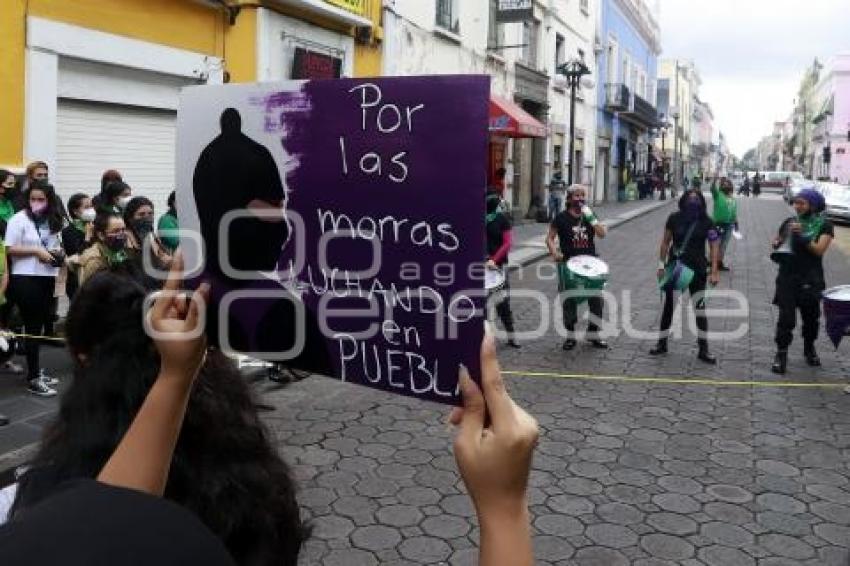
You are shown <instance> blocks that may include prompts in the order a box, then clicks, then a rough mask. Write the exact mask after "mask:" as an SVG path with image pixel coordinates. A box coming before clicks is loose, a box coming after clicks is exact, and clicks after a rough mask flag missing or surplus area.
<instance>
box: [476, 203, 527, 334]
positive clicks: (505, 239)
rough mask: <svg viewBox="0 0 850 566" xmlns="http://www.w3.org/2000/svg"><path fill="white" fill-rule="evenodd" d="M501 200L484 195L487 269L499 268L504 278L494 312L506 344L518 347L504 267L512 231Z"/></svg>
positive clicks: (496, 296) (507, 276)
mask: <svg viewBox="0 0 850 566" xmlns="http://www.w3.org/2000/svg"><path fill="white" fill-rule="evenodd" d="M501 202H502V198H501V197H500V196H499V195H498V194H495V193H491V194H488V195H487V197H486V211H487V214H486V216H485V218H484V219H485V225H484V230H485V232H486V234H487V269H495V270H499V271H501V272H502V275H503V276H504V278H505V283H504V285H503V286H502V288H501V289H500V290H499V291H497V292H496V293H495V295H494V298H495V300H497V301H498V302H497V303H496V313H497V314H498V315H499V319H500V320H501V321H502V326H504V327H505V332H506V333H507V335H508V345H509V346H510V347H512V348H519V344H518V343H517V341H516V338H515V337H514V315H513V313H512V312H511V302H510V290H511V288H510V284H509V281H508V278H509V275H508V273H507V271H506V270H505V268H504V267H505V265H506V264H507V263H508V252H510V250H511V242H512V241H513V235H512V234H513V231H512V229H511V221H510V219H509V218H508V215H507V214H505V213H504V212H502V211H501V210H500V208H501V207H500V204H501Z"/></svg>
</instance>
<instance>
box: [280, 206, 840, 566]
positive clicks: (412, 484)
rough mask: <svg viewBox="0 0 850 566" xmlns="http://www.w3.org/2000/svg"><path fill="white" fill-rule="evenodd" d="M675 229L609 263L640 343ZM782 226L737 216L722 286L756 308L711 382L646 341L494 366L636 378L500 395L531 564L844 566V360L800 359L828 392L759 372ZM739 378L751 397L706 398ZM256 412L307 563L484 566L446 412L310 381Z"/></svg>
mask: <svg viewBox="0 0 850 566" xmlns="http://www.w3.org/2000/svg"><path fill="white" fill-rule="evenodd" d="M668 212H669V210H666V209H665V210H660V211H656V212H653V213H651V214H649V215H647V216H645V217H643V218H639V219H636V220H634V221H633V222H631V223H629V224H626V225H624V226H622V227H620V228H618V229H617V230H615V231H613V232H612V233H611V234H610V236H609V237H608V238H607V239H606V240H605V241H604V242H603V243H602V245H601V246H600V252H601V255H602V257H604V258H605V259H606V260H607V261H608V262H609V263H610V264H611V266H612V274H613V278H612V284H611V290H612V291H613V292H614V293H615V294H617V293H620V292H621V291H623V290H625V289H630V290H631V291H632V292H633V295H634V302H635V309H634V313H633V314H632V315H631V317H630V318H631V320H632V322H633V324H634V325H635V326H636V327H638V328H644V329H649V328H650V327H652V325H653V324H654V321H655V320H656V319H655V317H656V311H657V309H658V296H657V292H656V291H655V290H654V286H653V281H652V278H653V273H652V272H653V267H654V263H655V250H656V247H657V239H658V237H659V235H660V230H661V226H662V224H663V221H664V218H665V217H666V214H667V213H668ZM787 214H788V212H787V209H786V208H785V205H784V204H783V203H781V202H779V201H778V200H771V199H762V200H760V201H743V202H742V215H741V220H742V221H741V227H742V230H743V231H744V233H745V239H744V240H743V241H741V242H737V243H735V244H733V247H732V248H731V250H730V251H731V255H730V257H729V259H730V263H731V265H732V269H733V271H732V272H731V273H730V274H725V275H724V277H723V280H722V283H721V287H732V288H737V289H740V290H742V291H744V292H745V293H746V294H747V296H748V298H749V301H750V315H749V318H748V322H749V324H750V325H751V327H750V331H749V333H748V334H747V336H745V337H744V338H743V339H740V340H737V341H735V342H733V343H715V344H714V345H713V346H714V347H713V349H714V351H715V353H716V354H718V356H719V358H720V363H719V365H718V366H717V368H708V369H706V367H702V366H701V365H697V363H698V362H696V361H695V343H694V342H695V340H693V339H692V338H690V337H687V336H686V337H685V338H683V339H682V340H680V341H676V342H673V343H672V344H671V346H672V347H671V352H670V354H669V355H668V356H667V357H666V358H665V359H663V360H654V359H651V358H650V357H649V356H648V355H647V354H646V350H647V349H648V346H649V344H650V343H649V342H648V341H641V340H637V339H633V338H629V337H627V336H625V335H621V336H619V337H615V338H612V345H613V348H612V349H611V350H609V351H608V352H599V351H595V350H591V349H589V348H579V349H578V350H577V351H576V352H574V353H569V354H567V353H564V352H562V351H561V350H560V338H559V337H558V336H557V335H556V334H555V333H554V332H551V331H550V332H549V333H548V334H547V336H546V337H545V338H542V339H538V340H535V341H533V342H531V343H528V342H526V343H524V347H523V349H522V350H519V351H513V350H510V351H507V350H506V351H503V352H502V354H503V355H502V363H503V367H504V368H505V369H506V370H508V371H515V372H519V373H521V374H527V373H529V372H549V373H564V374H593V375H596V376H626V377H627V380H626V381H599V380H591V379H567V378H563V379H559V378H553V377H534V376H528V375H514V376H513V377H509V378H508V382H509V386H510V389H511V391H512V393H513V395H514V396H515V397H516V398H517V400H518V401H519V402H520V403H521V404H523V405H524V406H525V407H527V408H528V409H529V410H530V411H531V412H532V413H533V414H534V415H535V417H536V418H537V419H538V420H539V422H540V425H541V441H540V446H539V449H538V451H537V453H536V456H535V461H534V471H533V475H532V480H531V483H532V488H531V491H530V499H531V509H532V513H533V522H534V534H535V550H536V556H537V562H538V564H575V565H582V566H584V565H605V566H617V565H625V564H634V565H639V566H661V565H673V564H684V565H694V566H696V565H700V564H706V565H713V566H736V565H755V564H758V565H770V566H781V565H789V566H790V565H792V564H812V565H815V564H817V565H832V564H835V565H838V564H841V565H844V564H846V560H847V555H848V552H847V547H848V541H850V467H848V462H850V459H848V447H850V397H848V396H846V395H845V394H844V393H843V392H842V390H841V389H840V388H830V387H828V385H829V384H833V383H843V382H844V381H846V380H847V378H848V376H850V356H848V348H850V344H848V343H846V342H845V343H844V344H843V345H842V347H841V349H840V350H839V351H838V352H835V351H833V349H832V347H831V346H827V344H826V342H825V341H822V343H821V344H820V348H821V354H822V357H823V360H824V367H823V368H822V369H820V370H818V371H815V372H811V371H810V370H809V369H808V368H806V366H804V365H803V364H802V363H801V361H800V359H798V358H801V356H799V355H795V356H793V364H792V365H791V368H790V369H789V373H788V375H787V376H786V378H787V381H789V382H794V383H800V384H803V385H810V384H816V383H822V384H825V387H822V388H818V387H792V386H782V387H770V385H772V384H773V385H777V384H778V383H777V382H778V381H779V380H777V379H776V378H775V376H772V375H771V374H770V373H769V367H768V366H769V361H770V357H771V355H772V331H773V323H774V313H773V311H772V309H771V306H770V304H769V298H770V293H771V292H772V288H773V282H772V278H773V268H772V265H771V264H770V262H769V260H768V259H767V256H766V253H765V250H766V244H765V242H767V240H768V237H769V235H770V233H771V231H772V230H773V229H775V226H776V225H778V223H779V221H780V220H781V219H782V218H784V217H785V216H787ZM826 263H827V277H828V280H829V283H830V284H838V283H839V282H843V281H847V280H848V279H850V268H848V262H847V258H846V257H845V256H843V255H841V253H840V252H838V251H837V250H833V251H832V252H831V253H830V256H829V257H828V259H827V262H826ZM532 273H536V266H532V267H531V268H530V269H526V270H525V272H524V273H522V274H519V273H518V274H516V275H517V278H516V281H515V282H514V285H515V288H526V289H534V288H538V289H547V290H549V291H548V292H549V294H550V298H552V297H553V296H554V283H553V282H550V281H540V280H539V279H538V278H537V277H536V275H535V276H532V275H531V274H532ZM519 275H522V278H520V277H519ZM515 311H516V312H517V313H518V315H519V318H520V320H521V324H522V326H523V327H525V328H531V327H532V326H534V325H535V324H536V318H535V317H539V316H540V315H539V314H535V312H534V309H533V308H532V307H531V306H529V305H524V304H522V303H520V301H516V302H515ZM713 326H714V327H720V326H721V323H719V322H714V323H713ZM792 348H796V349H795V350H794V352H795V353H796V350H798V349H800V348H799V344H798V343H796V342H795V345H794V346H793V347H792ZM628 376H631V377H634V378H636V379H635V380H632V381H629V380H628ZM653 376H655V377H656V378H657V379H658V381H639V380H638V379H640V378H646V377H653ZM682 378H683V379H684V380H685V382H684V383H682V382H680V381H677V380H678V379H682ZM739 380H741V381H753V382H754V383H753V384H752V385H751V386H750V385H744V386H741V385H718V386H714V385H711V384H708V385H706V384H705V382H710V381H717V382H727V381H739ZM691 382H692V383H691ZM265 400H266V402H268V403H270V404H272V405H274V407H275V410H274V411H273V412H270V413H268V414H267V416H266V421H267V422H268V424H269V426H270V427H271V428H272V429H273V431H274V433H275V434H276V436H277V439H278V441H279V443H280V446H281V451H282V452H283V453H284V454H285V455H286V457H287V459H288V460H289V461H290V462H291V463H292V464H293V466H294V467H295V470H296V473H297V476H298V479H299V481H300V482H301V485H302V491H301V494H300V500H301V503H302V505H303V508H304V511H305V513H307V515H308V516H309V517H310V518H311V519H312V521H313V523H314V526H315V530H314V536H313V539H312V540H311V541H310V542H309V543H308V545H307V548H306V550H305V552H304V553H303V560H302V563H303V564H316V563H321V564H326V565H337V564H338V565H361V564H364V565H365V564H415V563H420V564H421V563H425V564H439V563H449V564H474V563H475V562H476V542H477V537H478V531H477V528H476V524H475V519H474V512H473V509H472V507H471V506H470V502H469V499H468V498H467V497H466V496H465V495H464V493H463V486H462V484H461V482H460V478H459V476H458V475H457V471H456V467H455V464H454V460H453V457H452V454H451V449H450V446H451V432H450V430H449V428H448V426H447V425H446V424H445V419H446V416H447V412H448V411H447V410H445V409H443V408H441V407H438V406H435V405H425V404H422V403H419V402H415V401H410V400H406V399H402V398H398V397H394V396H388V395H383V394H379V393H375V392H373V391H369V390H365V389H362V388H357V387H353V386H349V385H345V384H338V383H336V382H333V381H330V380H325V379H318V378H311V379H308V380H306V381H304V382H300V383H298V384H295V385H293V386H291V387H288V388H286V389H280V390H274V389H271V390H269V391H266V392H265Z"/></svg>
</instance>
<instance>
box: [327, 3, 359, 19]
mask: <svg viewBox="0 0 850 566" xmlns="http://www.w3.org/2000/svg"><path fill="white" fill-rule="evenodd" d="M367 1H368V0H325V2H327V3H328V4H333V5H334V6H337V7H339V8H342V9H343V10H348V11H349V12H354V13H355V14H359V15H361V16H365V15H366V2H367Z"/></svg>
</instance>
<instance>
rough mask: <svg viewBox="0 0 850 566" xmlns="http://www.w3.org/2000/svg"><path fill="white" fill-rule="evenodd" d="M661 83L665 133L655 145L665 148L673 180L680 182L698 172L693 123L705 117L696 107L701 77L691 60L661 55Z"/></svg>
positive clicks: (659, 73) (667, 165)
mask: <svg viewBox="0 0 850 566" xmlns="http://www.w3.org/2000/svg"><path fill="white" fill-rule="evenodd" d="M658 83H659V89H660V90H661V91H663V92H664V95H663V97H662V98H664V100H665V102H666V104H665V105H664V106H663V107H659V114H660V116H661V119H662V121H663V122H664V124H665V127H664V130H663V132H664V133H663V137H662V136H659V139H658V140H657V141H656V149H658V150H659V151H661V150H662V149H663V153H664V163H665V166H666V168H667V171H668V172H669V173H670V179H671V182H673V183H677V184H678V183H681V182H682V180H683V179H684V178H686V177H690V176H691V175H693V174H696V173H699V168H698V165H697V163H698V162H699V158H697V157H692V155H691V149H692V143H691V141H692V140H693V139H694V135H695V132H694V129H695V127H694V124H695V123H696V122H697V121H698V120H701V119H702V118H703V114H702V113H701V112H700V111H699V110H697V109H696V108H695V107H696V105H697V101H698V100H699V87H700V84H701V79H700V76H699V73H698V72H697V69H696V67H695V66H694V64H693V62H692V61H685V60H680V59H662V60H661V61H660V63H659V66H658ZM697 135H698V136H699V134H697Z"/></svg>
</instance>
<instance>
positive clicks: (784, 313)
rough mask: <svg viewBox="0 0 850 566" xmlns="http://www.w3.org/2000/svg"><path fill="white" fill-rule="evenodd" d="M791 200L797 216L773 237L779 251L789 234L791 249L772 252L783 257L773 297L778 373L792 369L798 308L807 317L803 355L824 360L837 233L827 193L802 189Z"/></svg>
mask: <svg viewBox="0 0 850 566" xmlns="http://www.w3.org/2000/svg"><path fill="white" fill-rule="evenodd" d="M792 204H793V205H794V210H795V211H796V212H797V216H796V217H791V218H788V219H786V220H785V221H784V222H783V223H782V225H781V226H780V227H779V232H778V234H777V236H776V237H775V238H774V239H773V249H774V250H777V249H779V248H780V247H781V246H782V245H783V244H784V243H786V240H788V239H789V237H790V244H791V252H792V253H789V254H782V255H778V254H774V255H773V256H772V257H773V258H775V259H774V260H775V261H776V260H777V259H778V260H779V261H778V263H779V273H778V274H777V276H776V293H775V295H774V297H773V304H774V305H776V306H777V307H779V317H778V318H777V320H776V338H775V340H776V356H775V357H774V359H773V365H772V366H771V370H772V371H773V372H774V373H779V374H783V373H785V371H786V369H787V365H788V346H790V345H791V341H792V340H793V339H794V326H795V325H796V323H797V310H798V309H799V310H800V317H801V318H802V319H803V356H804V357H805V358H806V363H807V364H808V365H810V366H813V367H817V366H819V365H821V362H820V358H819V357H818V354H817V350H815V341H816V340H817V338H818V330H819V327H820V310H821V307H820V301H821V293H822V292H823V291H824V289H826V282H825V279H824V275H823V256H824V254H825V253H826V250H827V249H828V248H829V244H830V243H832V239H833V238H834V237H835V229H834V227H833V225H832V223H831V222H830V221H829V220H827V219H826V218H824V215H823V211H824V210H825V208H826V200H825V199H824V198H823V195H822V194H820V193H819V192H817V191H816V190H814V189H803V190H802V191H800V192H799V194H797V196H796V197H795V198H794V200H793V202H792ZM789 235H790V236H789Z"/></svg>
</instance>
